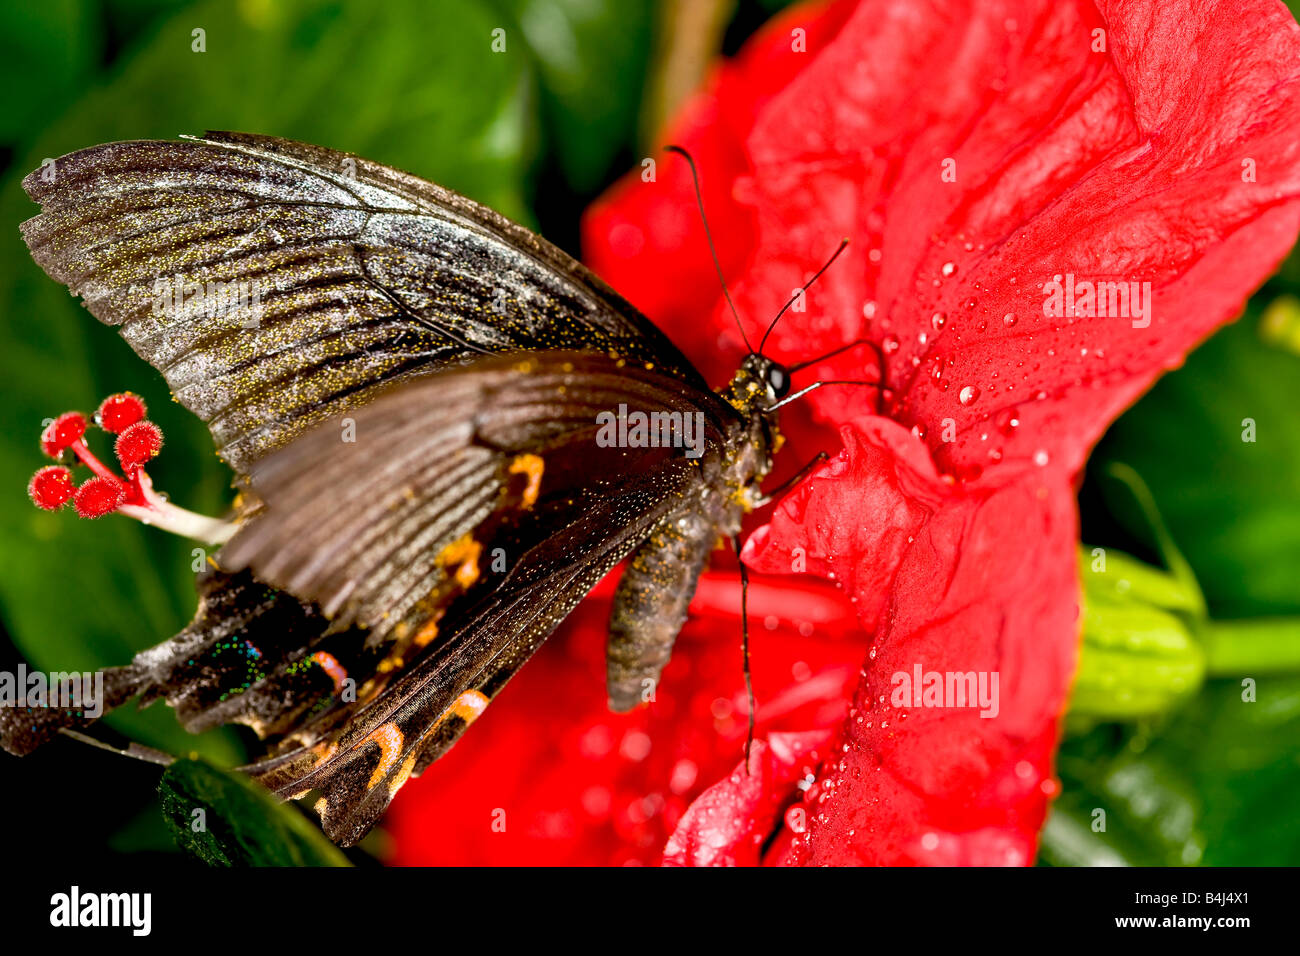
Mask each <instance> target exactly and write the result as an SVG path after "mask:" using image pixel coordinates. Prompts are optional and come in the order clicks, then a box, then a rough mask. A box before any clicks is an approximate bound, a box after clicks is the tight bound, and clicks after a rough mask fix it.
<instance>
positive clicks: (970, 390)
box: [957, 385, 980, 405]
mask: <svg viewBox="0 0 1300 956" xmlns="http://www.w3.org/2000/svg"><path fill="white" fill-rule="evenodd" d="M979 397H980V390H979V389H978V388H976V387H975V386H974V385H967V386H965V387H964V388H962V390H961V391H960V392H958V393H957V401H959V402H961V403H962V404H963V405H970V404H971V403H973V402H974V401H975V399H977V398H979Z"/></svg>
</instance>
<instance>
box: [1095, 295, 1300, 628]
mask: <svg viewBox="0 0 1300 956" xmlns="http://www.w3.org/2000/svg"><path fill="white" fill-rule="evenodd" d="M1259 316H1260V307H1259V305H1258V304H1257V303H1252V305H1251V307H1250V308H1249V309H1248V311H1247V315H1246V317H1245V318H1244V319H1243V320H1242V321H1240V322H1238V323H1236V324H1234V325H1231V326H1229V327H1227V328H1226V329H1224V330H1223V331H1221V332H1220V333H1219V334H1218V335H1216V336H1215V337H1214V338H1213V339H1211V340H1210V341H1209V342H1207V343H1206V344H1205V345H1204V346H1202V347H1201V348H1199V349H1197V350H1196V351H1195V352H1193V353H1192V354H1191V356H1190V357H1189V358H1188V359H1187V364H1186V366H1185V367H1184V368H1182V369H1180V370H1178V371H1176V372H1173V373H1171V374H1169V375H1167V376H1166V377H1165V378H1163V379H1162V380H1161V381H1160V382H1158V383H1157V384H1156V386H1155V388H1153V389H1152V391H1151V393H1150V394H1149V395H1147V396H1146V397H1145V398H1144V399H1142V401H1140V402H1139V403H1138V404H1137V405H1136V406H1134V407H1133V408H1132V409H1131V410H1130V411H1129V412H1128V413H1126V414H1125V415H1124V416H1122V417H1121V418H1120V419H1119V420H1118V421H1117V422H1116V423H1115V424H1114V425H1113V426H1112V427H1111V429H1110V431H1109V432H1108V433H1107V435H1106V437H1105V438H1104V439H1103V440H1102V442H1101V444H1100V445H1099V446H1098V449H1097V453H1096V454H1095V455H1094V458H1093V462H1092V463H1091V465H1090V468H1089V470H1090V474H1091V477H1093V478H1094V479H1095V478H1099V477H1100V476H1101V475H1102V473H1103V471H1104V470H1105V469H1107V468H1109V467H1111V465H1112V464H1113V463H1123V464H1126V465H1128V466H1131V467H1132V468H1133V469H1135V470H1136V471H1137V472H1138V473H1140V474H1141V475H1142V477H1143V478H1144V479H1146V481H1147V483H1148V484H1149V485H1150V487H1151V494H1152V496H1153V498H1154V502H1155V507H1156V508H1157V509H1158V511H1159V513H1160V514H1161V515H1162V516H1163V518H1164V520H1165V522H1166V523H1167V524H1168V526H1169V531H1170V534H1171V535H1172V537H1173V539H1174V540H1176V541H1177V542H1178V545H1179V547H1180V548H1181V549H1182V551H1183V553H1184V554H1185V555H1186V557H1187V560H1188V562H1189V563H1190V564H1191V568H1192V571H1193V572H1194V574H1195V577H1196V580H1197V581H1199V582H1200V586H1201V588H1202V589H1203V590H1204V591H1205V596H1206V600H1207V601H1208V602H1209V605H1210V608H1211V611H1212V614H1213V616H1215V617H1253V616H1259V615H1274V614H1296V613H1300V591H1297V589H1296V581H1297V580H1300V414H1297V409H1298V408H1300V357H1298V356H1296V355H1294V354H1292V353H1291V352H1289V351H1287V350H1285V349H1282V348H1278V347H1274V346H1271V345H1269V344H1266V343H1265V342H1264V341H1263V340H1262V339H1261V330H1260V323H1259ZM1247 420H1249V422H1250V423H1253V426H1254V438H1255V440H1254V441H1244V440H1243V435H1244V436H1245V437H1247V438H1249V437H1251V433H1250V431H1249V429H1248V425H1245V424H1243V422H1246V421H1247ZM1101 488H1102V490H1103V492H1104V493H1106V494H1107V498H1108V501H1109V502H1110V504H1111V506H1112V509H1113V510H1114V512H1115V513H1116V515H1117V516H1118V517H1119V519H1120V520H1121V522H1122V523H1124V524H1125V525H1126V526H1127V527H1128V528H1129V529H1130V530H1131V531H1133V533H1135V534H1136V535H1137V536H1138V537H1139V538H1142V537H1144V536H1145V535H1144V533H1143V532H1144V528H1143V525H1144V523H1145V519H1144V518H1143V517H1142V516H1141V515H1140V514H1138V513H1137V512H1136V511H1135V509H1133V508H1132V507H1131V505H1130V502H1129V501H1128V500H1127V495H1126V494H1123V493H1122V489H1120V488H1119V487H1117V486H1116V485H1115V484H1114V483H1112V482H1106V481H1104V480H1103V481H1102V483H1101Z"/></svg>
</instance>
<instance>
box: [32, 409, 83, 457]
mask: <svg viewBox="0 0 1300 956" xmlns="http://www.w3.org/2000/svg"><path fill="white" fill-rule="evenodd" d="M84 434H86V418H85V416H84V415H82V414H81V412H64V413H63V414H62V415H60V416H59V417H58V418H56V419H54V421H52V422H50V424H49V426H48V427H47V428H46V429H45V431H44V432H42V433H41V450H42V451H44V452H45V454H47V455H49V456H50V457H51V458H58V457H59V455H60V454H62V452H63V450H64V449H65V448H69V447H71V445H72V443H73V442H75V441H80V440H81V436H82V435H84Z"/></svg>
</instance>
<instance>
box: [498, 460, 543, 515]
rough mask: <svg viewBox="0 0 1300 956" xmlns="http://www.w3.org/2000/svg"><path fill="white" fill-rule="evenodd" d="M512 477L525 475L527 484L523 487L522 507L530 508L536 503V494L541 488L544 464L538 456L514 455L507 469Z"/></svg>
mask: <svg viewBox="0 0 1300 956" xmlns="http://www.w3.org/2000/svg"><path fill="white" fill-rule="evenodd" d="M507 470H508V472H509V473H510V474H512V475H527V476H528V484H527V485H525V486H524V500H523V505H522V506H523V507H524V508H525V509H527V508H531V507H532V506H533V505H535V504H536V503H537V493H538V492H539V491H540V490H541V488H542V473H543V472H544V471H546V462H544V461H542V459H541V457H540V456H538V455H533V454H529V453H525V454H522V455H516V456H515V457H514V460H513V461H511V462H510V468H509V469H507Z"/></svg>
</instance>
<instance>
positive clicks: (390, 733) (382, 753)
mask: <svg viewBox="0 0 1300 956" xmlns="http://www.w3.org/2000/svg"><path fill="white" fill-rule="evenodd" d="M403 742H404V741H403V740H402V732H401V731H400V730H398V729H397V725H396V724H382V725H380V726H379V727H376V728H375V729H374V730H373V731H372V732H371V734H370V736H369V737H367V738H366V739H365V740H363V741H361V744H360V745H359V747H358V749H360V747H364V746H365V745H366V744H368V743H375V744H378V745H379V766H378V767H376V768H375V772H374V773H372V774H371V775H370V782H369V783H367V784H366V789H367V790H369V789H371V788H372V787H374V786H376V785H377V784H378V783H379V781H381V780H383V779H384V777H386V776H387V775H388V771H390V770H392V769H393V765H394V764H396V763H397V758H398V756H399V755H400V754H401V752H402V744H403Z"/></svg>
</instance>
